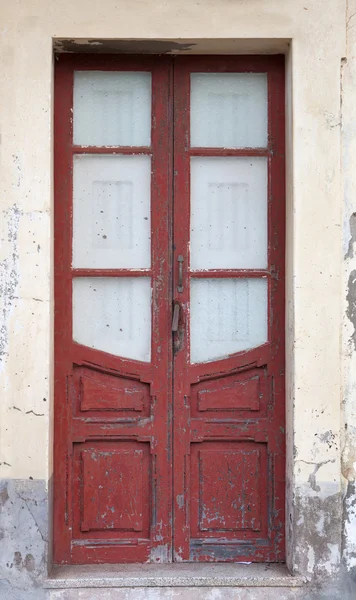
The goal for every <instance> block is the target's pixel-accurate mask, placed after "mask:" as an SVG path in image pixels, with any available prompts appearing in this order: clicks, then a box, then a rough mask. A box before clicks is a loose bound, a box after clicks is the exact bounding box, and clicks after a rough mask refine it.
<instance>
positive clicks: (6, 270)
mask: <svg viewBox="0 0 356 600" xmlns="http://www.w3.org/2000/svg"><path fill="white" fill-rule="evenodd" d="M327 5H328V6H327V10H325V1H324V0H283V1H282V0H234V1H232V0H204V1H203V2H193V1H192V0H180V2H177V1H176V0H166V1H165V2H162V1H159V0H156V1H155V2H153V1H152V0H141V1H140V0H126V1H121V2H118V1H117V0H102V1H101V2H99V1H96V2H95V1H92V2H87V0H71V1H69V0H57V1H55V2H54V1H51V0H22V1H21V0H20V1H18V2H6V3H5V2H3V3H2V6H1V8H0V11H1V18H0V77H1V80H2V81H1V84H0V134H1V146H0V190H1V192H0V204H1V210H2V220H1V250H0V263H1V267H0V278H2V279H0V282H1V283H2V282H5V281H7V282H8V284H6V285H7V287H5V294H4V295H3V299H2V303H3V305H2V306H1V310H2V313H1V318H2V319H3V324H2V325H0V327H2V329H1V338H2V342H0V344H1V343H3V345H4V346H3V348H4V350H3V351H4V355H3V357H2V359H3V362H2V366H1V370H0V389H3V390H4V392H3V393H2V396H1V397H2V401H1V407H0V410H1V424H0V427H1V430H0V440H1V441H0V444H1V446H0V449H1V459H0V462H1V467H0V476H1V477H6V478H8V477H10V478H28V477H29V476H31V477H33V478H34V479H36V478H37V479H47V478H49V477H50V475H51V444H52V441H51V428H52V425H51V418H50V414H51V407H52V391H51V390H52V383H53V382H52V364H53V359H52V341H51V331H52V312H53V298H52V71H53V67H52V38H57V39H58V38H65V39H68V38H70V39H78V38H80V39H82V40H85V39H91V38H97V39H101V40H104V39H110V38H111V39H115V38H122V39H141V38H142V39H144V38H151V39H175V40H179V39H181V40H186V39H194V40H204V39H210V40H214V39H218V40H219V39H220V40H221V39H223V40H226V41H225V42H224V52H225V51H226V52H241V51H243V50H247V51H263V50H269V51H273V50H274V49H276V48H281V49H285V48H286V46H287V44H286V41H285V40H287V39H290V40H291V44H292V49H293V50H292V52H289V54H288V90H287V98H288V102H289V106H288V115H289V116H288V136H287V139H288V156H287V159H288V168H287V173H288V199H287V202H288V235H287V238H288V240H287V241H288V244H287V246H288V248H287V265H288V282H287V303H288V323H287V336H288V339H287V342H288V344H287V346H288V351H287V370H288V398H287V402H288V426H289V437H288V439H289V443H288V447H289V458H288V461H289V469H288V471H289V481H290V486H291V490H292V492H291V493H290V496H289V498H290V502H289V509H290V511H291V512H292V513H293V514H292V519H293V518H297V515H296V514H294V511H295V510H296V506H299V507H301V510H302V508H303V506H305V509H306V510H307V505H308V503H310V502H313V501H314V500H315V498H317V499H318V501H319V500H320V502H324V501H325V500H327V499H328V498H330V497H334V496H338V494H339V493H340V419H341V417H340V402H341V375H340V318H341V290H342V256H341V202H342V185H341V168H340V144H341V140H340V91H341V88H340V86H341V77H340V73H341V64H342V57H344V56H345V54H346V35H345V23H346V13H345V11H346V1H345V0H333V1H332V2H328V3H327ZM355 12H356V9H355ZM244 39H245V40H246V43H245V44H244V43H243V40H244ZM237 40H240V41H239V42H238V41H237ZM241 40H242V41H241ZM251 40H254V42H251ZM211 44H212V42H210V45H209V46H208V47H207V48H204V43H203V42H202V45H201V49H202V50H201V51H206V50H209V49H210V50H209V51H211V52H214V51H215V49H216V46H215V49H214V48H213V46H212V45H211ZM221 44H222V42H217V45H218V46H219V48H220V51H221ZM44 399H46V400H45V401H44ZM292 431H293V434H292ZM293 449H294V455H293ZM293 456H294V458H293ZM338 497H339V496H338ZM340 502H341V499H340ZM298 510H300V508H298ZM298 514H299V513H298ZM302 516H303V515H300V514H299V516H298V518H299V519H301V518H302ZM322 528H323V525H322V523H321V524H320V529H321V531H322ZM301 539H303V540H304V539H306V536H304V537H303V536H302V537H300V538H298V535H297V536H296V540H295V548H294V551H293V552H292V555H291V559H290V562H291V563H293V561H296V562H295V566H296V568H297V569H302V570H303V569H304V570H305V571H307V572H311V571H312V570H313V568H314V567H315V564H316V562H318V564H319V566H320V567H321V568H322V569H325V570H326V571H327V572H331V571H332V570H333V568H335V567H336V566H337V564H338V561H339V551H340V540H336V539H334V538H333V539H331V540H330V548H329V553H327V554H325V557H324V558H322V557H319V558H318V557H317V555H316V551H315V549H314V547H313V542H312V541H310V542H309V543H308V542H307V541H305V542H304V541H303V542H300V540H301ZM298 540H299V541H298ZM298 543H299V546H300V544H302V546H300V547H299V549H298ZM305 544H307V546H306V547H304V546H305ZM298 552H299V553H300V554H301V555H303V556H304V554H305V556H306V558H305V562H304V563H303V565H302V566H300V565H301V564H302V562H303V560H304V559H303V560H302V559H300V560H299V562H298V560H296V559H294V558H293V556H296V555H297V554H298ZM323 556H324V555H323ZM323 561H324V563H325V564H321V563H323ZM297 563H298V565H299V566H298V565H297Z"/></svg>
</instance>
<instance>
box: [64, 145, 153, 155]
mask: <svg viewBox="0 0 356 600" xmlns="http://www.w3.org/2000/svg"><path fill="white" fill-rule="evenodd" d="M72 152H73V154H152V149H151V148H147V147H146V146H73V148H72Z"/></svg>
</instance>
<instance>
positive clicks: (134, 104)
mask: <svg viewBox="0 0 356 600" xmlns="http://www.w3.org/2000/svg"><path fill="white" fill-rule="evenodd" d="M73 102H74V104H73V112H74V115H73V117H74V120H73V129H74V131H73V138H74V144H78V145H81V146H149V145H150V143H151V73H138V72H134V73H133V72H126V71H121V72H113V71H76V72H75V74H74V101H73Z"/></svg>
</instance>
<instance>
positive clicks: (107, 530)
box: [54, 56, 172, 564]
mask: <svg viewBox="0 0 356 600" xmlns="http://www.w3.org/2000/svg"><path fill="white" fill-rule="evenodd" d="M86 68H88V69H101V70H140V71H142V70H146V71H150V72H151V73H152V89H153V103H152V148H151V149H150V153H151V154H152V179H151V213H152V214H151V221H152V236H151V247H152V268H151V269H150V270H147V269H145V270H139V269H133V270H130V269H118V270H115V269H110V270H105V269H101V270H94V269H78V270H77V269H75V270H72V266H71V258H72V257H71V254H72V159H73V153H74V152H75V151H76V150H78V149H77V148H73V146H72V103H73V72H74V70H82V69H86ZM170 77H171V66H170V63H169V61H167V60H165V59H160V61H159V63H158V62H157V60H156V59H154V58H152V57H151V58H149V59H145V58H142V60H141V59H135V58H132V57H124V58H123V57H115V59H114V60H113V59H112V58H110V57H104V58H103V57H95V58H94V59H93V60H91V58H88V57H86V56H84V57H79V56H70V57H69V56H63V57H60V58H59V60H58V61H57V64H56V81H55V93H56V107H55V110H56V120H55V186H56V192H55V279H56V282H55V409H54V410H55V448H54V532H55V540H54V562H55V563H57V564H64V563H73V562H74V563H88V562H96V563H100V562H115V563H120V562H145V561H147V560H152V561H155V562H162V561H163V562H166V561H169V560H170V557H171V539H172V536H171V510H172V501H171V489H172V485H171V477H172V467H171V462H170V460H171V459H169V458H168V457H169V456H171V448H170V444H171V439H172V435H171V419H170V417H169V414H170V407H171V390H172V386H171V383H170V381H171V369H170V364H171V337H170V335H167V331H168V324H170V314H171V288H170V285H169V277H167V270H168V265H169V253H170V250H169V239H170V227H171V225H170V222H171V215H170V210H171V204H172V200H171V193H172V189H171V161H170V160H169V156H170V153H171V151H172V144H171V140H170V136H169V128H170V127H171V119H169V116H170V115H169V89H170ZM85 150H88V149H85ZM126 150H127V149H125V148H124V149H123V152H125V151H126ZM136 150H137V149H136ZM139 150H140V152H141V151H142V149H139ZM130 151H131V153H134V152H135V149H134V148H133V149H130ZM144 151H145V149H143V152H144ZM105 153H108V154H110V151H107V149H105ZM147 275H151V277H152V287H153V297H152V301H153V307H154V310H153V313H152V350H151V354H152V359H151V362H150V363H142V362H140V361H134V360H127V359H123V358H120V357H117V356H113V355H109V354H107V353H105V352H101V351H98V350H93V349H91V348H86V347H84V346H82V345H80V344H76V343H74V342H73V341H72V326H71V322H72V313H71V310H72V309H71V305H72V278H73V277H78V276H79V277H92V276H96V277H123V276H124V277H127V276H130V277H132V276H133V277H140V276H147ZM90 325H91V324H90V323H88V327H90ZM130 511H131V513H132V514H131V513H130Z"/></svg>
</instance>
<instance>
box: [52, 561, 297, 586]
mask: <svg viewBox="0 0 356 600" xmlns="http://www.w3.org/2000/svg"><path fill="white" fill-rule="evenodd" d="M305 581H306V580H305V579H304V578H303V577H293V576H292V575H290V574H289V572H288V569H287V567H286V566H285V565H281V564H251V565H247V564H231V563H229V564H222V563H220V564H213V563H209V564H202V563H195V564H192V563H185V564H175V565H155V564H147V565H138V564H128V565H83V566H82V565H71V566H63V567H54V568H53V570H52V572H51V574H50V575H49V576H48V578H47V579H46V580H45V581H44V587H45V588H51V589H63V588H135V587H278V588H282V587H284V588H296V587H301V586H302V585H303V584H304V583H305Z"/></svg>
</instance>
